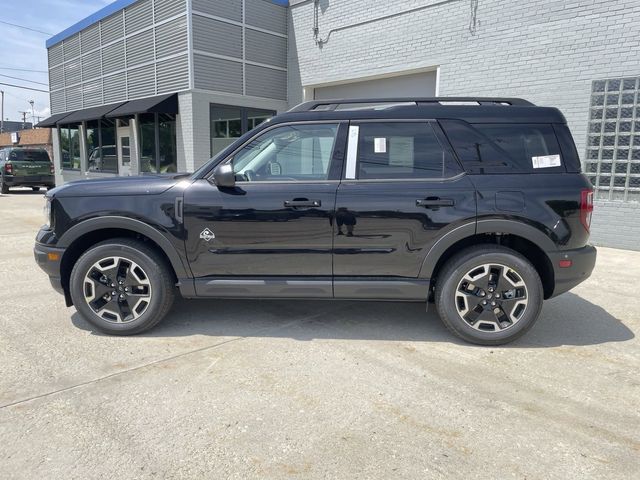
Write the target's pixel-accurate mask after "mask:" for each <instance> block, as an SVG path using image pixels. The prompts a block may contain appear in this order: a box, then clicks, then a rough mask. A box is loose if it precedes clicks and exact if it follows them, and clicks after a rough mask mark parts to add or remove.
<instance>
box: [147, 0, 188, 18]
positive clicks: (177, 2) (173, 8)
mask: <svg viewBox="0 0 640 480" xmlns="http://www.w3.org/2000/svg"><path fill="white" fill-rule="evenodd" d="M186 11H187V3H186V1H185V0H155V12H156V22H161V21H162V20H166V19H167V18H171V17H174V16H176V15H179V14H181V13H183V12H186Z"/></svg>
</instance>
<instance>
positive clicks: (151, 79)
mask: <svg viewBox="0 0 640 480" xmlns="http://www.w3.org/2000/svg"><path fill="white" fill-rule="evenodd" d="M155 77H156V73H155V65H145V66H144V67H138V68H133V69H131V70H129V71H127V98H128V99H129V100H131V99H134V98H142V97H150V96H153V95H155V94H156V87H155V84H156V82H155Z"/></svg>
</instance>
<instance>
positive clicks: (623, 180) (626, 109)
mask: <svg viewBox="0 0 640 480" xmlns="http://www.w3.org/2000/svg"><path fill="white" fill-rule="evenodd" d="M639 89H640V78H637V77H634V78H612V79H608V80H595V81H594V82H593V84H592V88H591V108H590V111H589V127H588V128H589V135H588V140H587V153H586V157H585V168H584V171H585V173H586V174H587V176H588V177H589V179H590V180H591V183H592V184H593V186H594V188H595V190H596V198H597V199H601V200H620V201H627V202H640V96H639V93H638V91H639Z"/></svg>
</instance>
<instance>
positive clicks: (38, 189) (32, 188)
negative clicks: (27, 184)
mask: <svg viewBox="0 0 640 480" xmlns="http://www.w3.org/2000/svg"><path fill="white" fill-rule="evenodd" d="M31 190H33V191H34V192H39V191H40V187H31Z"/></svg>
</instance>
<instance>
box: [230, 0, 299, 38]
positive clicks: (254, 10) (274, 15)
mask: <svg viewBox="0 0 640 480" xmlns="http://www.w3.org/2000/svg"><path fill="white" fill-rule="evenodd" d="M238 3H240V2H238ZM246 3H247V12H246V14H245V21H246V22H247V24H248V25H253V26H254V27H259V28H264V29H265V30H271V31H272V32H278V33H282V34H286V33H287V9H286V8H285V7H282V6H279V5H275V4H274V3H271V2H265V1H255V0H253V1H252V0H249V1H247V2H246Z"/></svg>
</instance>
